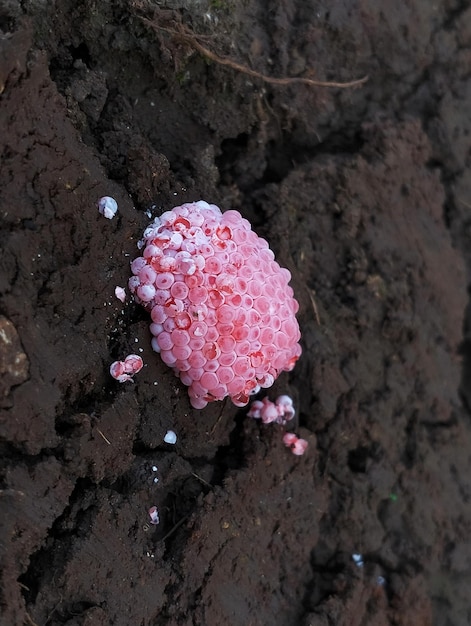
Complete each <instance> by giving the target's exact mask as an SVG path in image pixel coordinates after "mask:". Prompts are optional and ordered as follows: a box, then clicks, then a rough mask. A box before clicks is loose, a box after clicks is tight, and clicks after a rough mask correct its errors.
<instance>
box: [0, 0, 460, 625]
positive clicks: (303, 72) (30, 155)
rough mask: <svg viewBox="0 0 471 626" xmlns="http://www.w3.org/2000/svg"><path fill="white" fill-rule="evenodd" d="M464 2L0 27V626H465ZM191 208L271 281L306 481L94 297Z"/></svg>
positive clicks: (130, 5)
mask: <svg viewBox="0 0 471 626" xmlns="http://www.w3.org/2000/svg"><path fill="white" fill-rule="evenodd" d="M326 7H327V8H326ZM467 7H468V3H467V2H465V1H463V0H442V1H441V2H430V1H429V0H410V1H409V2H390V1H389V0H365V1H362V2H354V1H348V0H338V1H335V2H329V3H325V2H321V1H320V0H299V1H296V0H279V1H278V2H273V3H270V2H263V1H261V0H227V1H220V0H198V1H197V0H187V1H185V0H180V1H179V0H167V1H165V2H155V3H151V2H148V3H147V2H146V0H143V1H142V2H141V1H137V0H136V1H133V0H116V1H115V2H95V1H94V0H78V1H77V0H57V1H56V2H47V3H44V2H41V1H40V0H25V1H23V2H19V1H17V0H3V2H0V49H1V50H0V93H1V95H0V116H1V117H0V120H1V123H0V129H1V140H0V149H1V167H0V219H1V231H0V246H1V261H0V405H1V415H0V449H1V456H2V462H1V470H0V506H1V515H0V526H1V530H0V559H1V560H0V571H1V574H0V575H1V596H0V602H1V605H0V609H1V617H0V621H1V626H16V625H23V624H29V625H33V624H35V625H37V626H56V625H59V624H67V625H68V626H95V625H97V626H99V625H100V626H101V625H102V626H105V625H110V624H111V625H115V626H145V625H153V626H163V625H166V624H169V625H171V626H177V625H178V626H190V625H194V626H225V625H229V626H271V625H276V626H291V625H293V626H297V625H300V626H308V625H309V626H373V625H375V626H383V625H387V624H394V625H397V626H426V625H430V624H435V625H438V626H465V625H467V624H468V625H469V624H470V623H471V601H470V599H469V580H470V576H471V541H470V533H471V508H470V507H471V505H470V498H471V471H470V462H471V429H470V410H469V408H470V407H471V358H470V357H471V343H470V342H471V336H470V332H471V330H470V323H469V321H467V314H466V311H467V309H466V306H467V301H468V297H467V278H466V277H467V275H468V269H469V265H470V261H471V254H470V246H469V240H470V237H471V174H470V165H471V113H470V111H471V73H470V67H471V9H469V8H467ZM202 46H203V47H204V48H206V49H207V50H209V51H210V53H211V54H209V55H206V56H205V54H204V51H203V50H202ZM221 59H222V60H224V59H230V60H232V62H233V66H232V67H231V66H230V65H227V64H226V63H225V62H224V63H221V62H219V61H220V60H221ZM234 64H236V65H234ZM239 66H243V67H246V68H249V70H255V71H256V72H258V73H259V74H262V75H265V76H267V77H279V78H280V77H281V78H283V77H304V78H310V79H313V80H318V81H319V80H320V81H337V82H338V81H343V82H346V81H351V80H355V79H360V78H362V77H364V76H368V81H367V82H366V83H364V84H362V85H359V86H357V87H350V88H345V89H342V88H335V87H319V86H317V87H316V86H312V85H308V84H302V83H301V82H299V81H298V82H295V83H292V84H288V85H277V84H273V83H270V82H269V81H267V80H264V79H263V78H262V77H260V76H258V77H257V76H254V75H251V74H250V73H247V72H244V71H243V67H242V68H241V67H239ZM103 195H111V196H113V197H114V198H116V200H117V201H118V204H119V212H118V216H117V217H116V218H115V219H113V220H110V221H109V220H106V219H104V218H103V217H102V216H101V215H99V213H98V211H97V208H96V201H97V199H98V198H99V197H100V196H103ZM201 198H202V199H205V200H208V201H210V202H214V203H216V204H219V205H220V206H221V207H222V208H223V209H227V208H235V209H238V210H239V211H241V213H242V214H243V215H244V216H245V217H247V218H248V219H249V220H250V221H251V222H252V224H253V227H254V229H255V230H256V231H257V232H258V234H260V235H261V236H264V237H266V238H267V239H268V240H269V242H270V244H271V246H272V248H273V250H274V251H275V253H276V255H277V258H278V260H279V261H280V263H281V264H282V265H285V266H286V267H288V268H289V269H290V271H291V272H292V274H293V281H292V285H293V288H294V290H295V293H296V296H297V298H298V300H299V302H300V305H301V308H300V313H299V322H300V325H301V330H302V345H303V356H302V357H301V359H300V361H299V362H298V364H297V366H296V368H295V369H294V371H293V372H292V373H290V374H289V375H288V374H286V375H283V376H281V377H280V378H279V379H278V381H277V382H276V383H275V386H274V388H273V389H272V390H270V397H271V398H272V399H274V398H275V397H276V395H278V394H279V393H289V394H291V395H292V396H293V398H294V399H295V404H296V407H297V410H298V415H299V432H300V433H301V435H302V436H303V437H305V438H306V439H308V440H309V442H310V447H309V449H308V452H307V453H306V454H305V455H304V456H302V457H295V456H294V455H292V454H290V452H289V451H288V450H287V449H285V448H284V447H283V445H282V443H281V436H280V432H279V431H278V430H277V429H276V428H274V427H270V426H265V427H264V426H263V425H260V424H258V423H257V422H256V421H254V420H250V419H249V418H246V417H245V411H244V410H238V409H236V408H235V407H234V406H232V405H231V403H230V402H224V403H214V404H212V405H209V406H208V408H207V409H204V410H202V411H196V410H193V409H192V408H191V407H190V404H189V401H188V397H187V394H186V391H185V388H184V387H183V386H182V385H181V384H180V383H179V381H178V380H177V379H176V378H175V377H174V376H173V374H172V372H171V371H170V370H169V369H168V368H167V367H166V366H165V365H164V364H163V363H161V361H160V359H159V358H158V357H157V355H155V354H154V353H153V352H152V350H151V348H150V341H149V337H150V335H149V331H148V320H147V318H146V314H145V313H144V311H142V310H140V308H139V307H137V306H136V305H135V304H134V303H132V302H129V301H128V302H127V303H126V304H125V305H121V303H120V302H119V300H117V299H116V298H115V296H114V289H115V286H116V285H122V286H124V285H125V284H126V281H127V278H128V276H129V261H130V259H131V258H132V257H133V256H135V255H136V243H137V241H138V239H139V238H140V236H141V233H142V230H143V228H144V227H145V226H146V225H147V223H148V222H149V221H150V216H152V215H158V214H159V213H160V212H162V211H163V210H166V209H169V208H171V207H172V206H175V205H177V204H181V203H182V202H184V201H188V200H198V199H201ZM132 352H138V353H139V354H141V356H142V357H143V359H144V361H145V364H146V366H145V368H144V369H143V371H142V372H140V373H139V374H138V375H137V376H136V379H135V383H134V384H132V383H127V384H123V385H120V384H119V383H117V382H115V381H114V380H112V379H111V377H110V375H109V365H110V363H111V362H112V361H113V360H115V359H118V358H123V357H124V356H125V355H126V354H129V353H132ZM169 428H171V429H173V430H174V431H175V432H176V433H177V435H178V441H177V444H176V446H171V445H167V444H165V443H164V442H163V436H164V434H165V432H166V431H167V429H169ZM153 466H157V467H158V471H157V472H155V471H153V469H152V468H153ZM154 478H158V482H157V483H156V482H154ZM152 505H156V506H157V507H158V509H159V512H160V517H161V523H160V525H158V526H152V525H150V524H149V523H148V522H149V516H148V509H149V507H151V506H152ZM353 555H361V557H359V556H357V557H356V558H357V562H355V560H354V559H353ZM360 558H361V560H360Z"/></svg>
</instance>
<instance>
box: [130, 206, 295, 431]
mask: <svg viewBox="0 0 471 626" xmlns="http://www.w3.org/2000/svg"><path fill="white" fill-rule="evenodd" d="M131 271H132V273H133V276H132V277H131V278H130V280H129V289H130V291H131V292H132V293H133V294H134V297H135V299H136V301H137V302H139V303H141V304H142V305H143V306H144V307H145V308H146V309H147V310H148V311H149V312H150V314H151V317H152V324H151V332H152V334H153V335H154V338H153V340H152V347H153V349H154V350H155V351H156V352H159V353H160V355H161V358H162V360H163V361H164V362H165V363H167V364H168V365H169V366H170V367H172V368H173V369H174V370H175V373H176V374H177V375H178V376H180V379H181V380H182V382H183V383H184V384H185V385H187V386H188V387H189V389H188V393H189V396H190V401H191V404H192V405H193V407H195V408H203V407H205V406H206V405H207V403H208V402H212V401H214V400H222V399H223V398H225V397H226V396H229V397H230V398H231V400H232V402H233V403H234V404H235V405H236V406H245V405H246V404H248V402H249V397H250V395H251V393H253V392H254V391H257V390H258V389H259V388H260V387H269V386H271V385H272V384H273V382H274V380H275V379H276V378H277V377H278V375H279V374H280V373H281V372H282V371H290V370H292V369H293V367H294V365H295V363H296V361H297V360H298V358H299V356H300V355H301V347H300V345H299V343H298V342H299V339H300V337H301V334H300V331H299V325H298V322H297V320H296V312H297V311H298V308H299V306H298V303H297V301H296V300H295V299H294V297H293V290H292V289H291V287H290V286H289V284H288V283H289V281H290V278H291V275H290V273H289V271H288V270H286V269H283V268H281V267H280V266H279V265H278V263H277V262H276V261H275V260H274V255H273V252H272V251H271V250H270V249H269V247H268V243H267V242H266V241H265V240H264V239H261V238H260V237H258V236H257V235H256V233H254V232H253V231H252V230H251V227H250V224H249V222H248V221H247V220H245V219H244V218H243V217H242V216H241V214H240V213H238V212H237V211H232V210H230V211H226V212H225V213H222V212H221V211H220V209H219V208H218V207H217V206H216V205H214V204H208V203H207V202H203V201H199V202H194V203H189V204H184V205H182V206H179V207H175V208H174V209H172V210H171V211H166V212H165V213H163V214H162V215H161V216H160V218H155V220H154V221H153V222H152V223H151V224H150V225H149V226H148V227H147V228H146V230H145V231H144V238H143V241H142V256H140V257H138V258H136V259H134V261H132V263H131ZM177 331H178V332H177ZM285 409H286V411H285V413H284V414H285V415H288V414H289V413H290V409H289V407H285ZM275 410H276V411H277V416H275V414H273V420H275V421H276V419H277V417H278V418H279V409H278V408H276V409H275ZM267 411H268V409H267ZM268 413H269V411H268ZM268 413H266V417H265V419H266V420H267V421H268V420H269V419H270V420H271V419H272V416H271V414H270V416H268ZM292 413H293V415H294V411H293V412H292ZM286 419H290V418H286ZM273 420H272V421H273Z"/></svg>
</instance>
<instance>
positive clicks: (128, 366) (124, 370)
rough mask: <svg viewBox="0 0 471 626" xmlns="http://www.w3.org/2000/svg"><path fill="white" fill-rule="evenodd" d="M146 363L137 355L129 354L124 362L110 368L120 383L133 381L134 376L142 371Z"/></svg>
mask: <svg viewBox="0 0 471 626" xmlns="http://www.w3.org/2000/svg"><path fill="white" fill-rule="evenodd" d="M143 365H144V363H143V361H142V359H141V357H140V356H139V355H137V354H129V355H128V356H127V357H126V358H125V359H124V361H115V362H114V363H112V364H111V366H110V374H111V376H112V377H113V378H115V379H116V380H117V381H118V382H119V383H125V382H127V381H132V379H133V378H132V377H133V376H134V374H137V373H138V372H140V371H141V369H142V367H143Z"/></svg>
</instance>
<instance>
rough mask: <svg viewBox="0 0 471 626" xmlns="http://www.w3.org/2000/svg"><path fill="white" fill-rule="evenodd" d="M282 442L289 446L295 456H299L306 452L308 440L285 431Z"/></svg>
mask: <svg viewBox="0 0 471 626" xmlns="http://www.w3.org/2000/svg"><path fill="white" fill-rule="evenodd" d="M283 443H284V444H285V446H286V447H287V448H291V452H292V453H293V454H296V456H301V455H302V454H304V453H305V452H306V448H307V446H308V442H307V441H306V440H305V439H300V438H299V437H297V436H296V435H295V434H294V433H286V434H285V436H284V437H283Z"/></svg>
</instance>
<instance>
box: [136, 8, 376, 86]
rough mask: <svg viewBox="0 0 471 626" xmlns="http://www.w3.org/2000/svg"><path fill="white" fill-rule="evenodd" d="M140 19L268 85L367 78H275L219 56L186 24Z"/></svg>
mask: <svg viewBox="0 0 471 626" xmlns="http://www.w3.org/2000/svg"><path fill="white" fill-rule="evenodd" d="M141 20H142V21H143V22H144V23H146V24H148V25H149V26H150V27H151V28H152V29H153V30H155V31H159V30H160V31H164V32H166V33H168V34H169V35H171V36H172V37H173V38H174V39H175V40H176V41H180V42H181V43H184V44H186V45H188V46H190V47H191V48H193V49H194V50H196V51H197V52H199V53H200V54H201V55H202V56H204V57H206V58H207V59H209V60H210V61H213V62H214V63H218V64H219V65H224V66H226V67H230V68H231V69H233V70H235V71H236V72H240V73H241V74H245V75H246V76H251V77H252V78H256V79H258V80H261V81H263V82H265V83H268V84H270V85H281V86H283V85H309V86H311V87H328V88H338V89H347V88H350V87H358V86H359V85H363V84H364V83H366V81H367V80H368V76H363V77H362V78H358V79H356V80H351V81H348V82H346V83H341V82H336V81H323V80H313V79H312V78H304V77H302V76H294V77H284V78H275V77H271V76H266V75H265V74H262V73H261V72H257V71H256V70H252V69H251V68H250V67H247V66H246V65H242V64H241V63H237V62H236V61H232V60H231V59H228V58H226V57H222V56H219V55H218V54H216V53H215V52H212V51H211V50H210V49H209V48H207V47H206V46H204V45H203V44H202V43H201V42H200V41H199V40H198V38H197V36H196V35H195V34H194V33H192V32H191V31H190V30H189V29H188V28H187V27H186V26H184V25H183V24H177V30H175V29H172V28H168V27H166V26H158V25H157V24H156V23H155V22H154V21H152V20H149V19H147V18H145V17H141Z"/></svg>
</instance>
